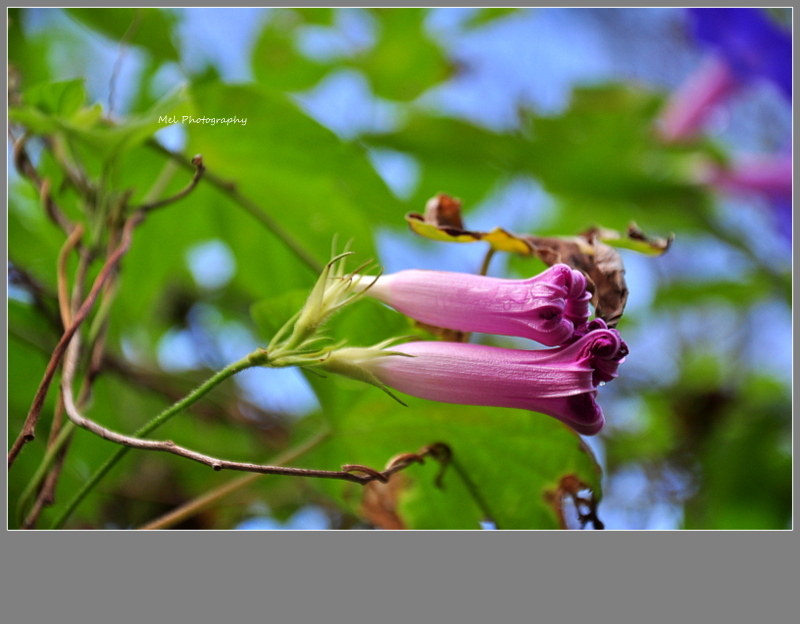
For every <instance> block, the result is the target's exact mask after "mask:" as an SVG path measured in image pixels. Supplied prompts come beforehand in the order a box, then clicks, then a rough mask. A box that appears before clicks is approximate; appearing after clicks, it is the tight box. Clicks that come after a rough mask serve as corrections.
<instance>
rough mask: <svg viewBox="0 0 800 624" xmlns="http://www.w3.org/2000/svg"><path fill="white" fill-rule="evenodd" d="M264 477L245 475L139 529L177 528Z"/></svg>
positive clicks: (281, 459) (296, 453)
mask: <svg viewBox="0 0 800 624" xmlns="http://www.w3.org/2000/svg"><path fill="white" fill-rule="evenodd" d="M329 435H330V431H329V430H328V429H325V430H324V431H322V432H320V433H318V434H317V435H316V436H314V437H313V438H311V439H310V440H309V441H308V442H306V443H304V444H302V445H301V446H299V447H297V448H295V449H291V450H289V451H286V452H285V453H282V454H281V455H279V456H278V457H276V458H275V461H274V465H275V466H282V465H284V464H288V463H289V462H291V461H294V460H295V459H297V458H299V457H300V456H302V455H304V454H305V453H307V452H308V451H310V450H311V449H313V448H314V447H315V446H317V445H318V444H319V443H320V442H322V441H323V440H324V439H325V438H327V437H328V436H329ZM261 477H262V475H260V474H257V473H251V474H247V475H244V476H243V477H239V478H237V479H234V480H233V481H230V482H228V483H226V484H224V485H221V486H219V487H217V488H214V489H213V490H211V491H209V492H206V493H205V494H203V495H202V496H199V497H197V498H195V499H194V500H191V501H189V502H188V503H185V504H183V505H181V506H180V507H178V508H177V509H173V510H172V511H170V512H169V513H167V514H164V515H163V516H161V517H160V518H156V519H155V520H152V521H150V522H148V523H147V524H145V525H144V526H142V527H139V528H140V530H145V531H152V530H155V529H168V528H169V527H172V526H175V525H176V524H178V523H179V522H183V521H184V520H186V519H187V518H191V517H192V516H193V515H195V514H197V513H200V512H201V511H203V510H204V509H207V508H208V507H209V506H211V505H213V504H214V503H216V502H218V501H220V500H221V499H223V498H225V497H227V496H230V495H231V494H233V493H234V492H238V491H239V490H241V489H242V488H245V487H247V486H248V485H250V484H251V483H253V482H254V481H256V480H257V479H260V478H261Z"/></svg>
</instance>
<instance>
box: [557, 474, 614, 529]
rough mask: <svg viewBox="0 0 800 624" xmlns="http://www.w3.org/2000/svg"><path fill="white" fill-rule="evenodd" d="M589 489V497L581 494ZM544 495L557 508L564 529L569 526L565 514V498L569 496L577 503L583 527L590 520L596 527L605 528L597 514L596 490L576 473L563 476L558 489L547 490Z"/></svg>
mask: <svg viewBox="0 0 800 624" xmlns="http://www.w3.org/2000/svg"><path fill="white" fill-rule="evenodd" d="M587 491H588V492H589V497H588V498H586V497H584V496H581V493H582V492H587ZM544 497H545V500H546V501H547V502H548V503H549V504H550V505H552V506H553V509H555V512H556V515H557V516H558V521H559V524H560V525H561V528H562V529H566V528H568V523H567V519H566V517H565V516H564V500H565V499H567V498H569V499H571V500H572V502H573V504H574V505H575V510H576V511H577V514H578V521H579V522H580V523H581V528H583V527H585V526H586V525H587V524H588V523H589V522H591V523H592V526H593V527H594V528H595V529H603V528H605V526H604V525H603V522H602V521H601V520H600V518H599V517H598V516H597V504H598V501H597V500H596V499H595V495H594V492H592V491H591V489H590V488H589V487H588V486H587V485H586V484H585V483H583V481H581V480H580V479H578V477H576V476H575V475H571V474H570V475H566V476H565V477H562V478H561V480H560V481H559V483H558V487H557V488H556V490H555V491H550V492H545V494H544Z"/></svg>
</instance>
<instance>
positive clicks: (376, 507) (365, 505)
mask: <svg viewBox="0 0 800 624" xmlns="http://www.w3.org/2000/svg"><path fill="white" fill-rule="evenodd" d="M408 483H409V481H408V478H407V477H406V476H404V475H402V474H394V475H392V476H391V477H389V482H388V483H380V482H379V481H372V482H371V483H367V485H365V486H364V491H363V495H362V497H361V509H360V513H361V515H362V516H363V517H364V518H366V519H367V520H369V521H370V522H371V523H372V524H374V525H375V526H376V527H378V528H380V529H389V530H402V529H405V528H406V526H405V523H404V522H403V519H402V518H401V517H400V515H399V514H398V512H397V503H398V499H399V497H400V494H401V493H402V491H403V490H404V489H405V488H406V487H407V486H408Z"/></svg>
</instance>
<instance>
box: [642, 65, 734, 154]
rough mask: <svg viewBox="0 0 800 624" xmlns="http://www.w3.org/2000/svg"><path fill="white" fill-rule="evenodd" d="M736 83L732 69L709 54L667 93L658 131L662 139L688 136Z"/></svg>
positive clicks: (730, 91)
mask: <svg viewBox="0 0 800 624" xmlns="http://www.w3.org/2000/svg"><path fill="white" fill-rule="evenodd" d="M738 86H739V82H738V81H737V80H736V77H735V76H734V75H733V72H732V71H731V70H730V68H729V67H728V64H727V63H725V61H723V60H722V59H720V58H718V57H714V56H712V57H710V58H708V59H706V61H705V62H704V63H703V64H702V65H701V66H700V68H699V69H698V70H697V71H696V72H695V73H694V74H692V75H691V76H690V77H689V78H688V80H687V81H686V82H685V83H683V84H682V85H681V86H680V87H679V88H678V89H677V90H676V91H675V92H674V93H673V94H672V95H671V96H670V99H669V102H667V106H666V108H665V109H664V112H663V113H662V115H661V118H660V119H659V120H658V132H659V134H660V135H661V138H662V139H664V140H665V141H669V142H676V141H682V140H687V139H692V138H694V137H695V135H696V134H697V133H698V132H700V130H701V129H702V127H703V125H704V124H705V122H706V120H707V119H708V117H709V116H710V115H711V114H712V113H713V112H714V111H715V110H717V108H718V107H719V105H720V104H721V103H722V102H724V101H725V100H726V99H727V98H728V96H729V95H730V94H731V93H733V92H734V91H735V90H736V89H737V88H738Z"/></svg>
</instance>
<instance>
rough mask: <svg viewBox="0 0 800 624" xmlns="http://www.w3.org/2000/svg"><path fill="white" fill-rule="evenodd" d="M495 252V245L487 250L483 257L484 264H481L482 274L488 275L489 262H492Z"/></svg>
mask: <svg viewBox="0 0 800 624" xmlns="http://www.w3.org/2000/svg"><path fill="white" fill-rule="evenodd" d="M494 254H495V249H494V247H489V249H488V250H487V251H486V255H485V256H484V257H483V264H481V272H480V275H486V274H487V273H488V272H489V264H490V263H491V262H492V258H494Z"/></svg>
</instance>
